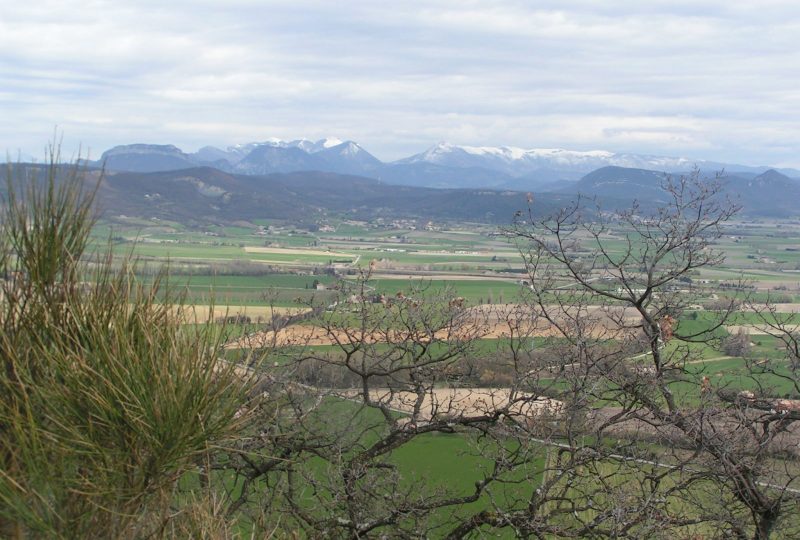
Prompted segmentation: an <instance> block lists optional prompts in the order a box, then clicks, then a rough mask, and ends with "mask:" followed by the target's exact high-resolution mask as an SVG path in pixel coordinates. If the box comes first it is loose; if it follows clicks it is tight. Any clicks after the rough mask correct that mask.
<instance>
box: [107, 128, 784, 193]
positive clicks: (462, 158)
mask: <svg viewBox="0 0 800 540" xmlns="http://www.w3.org/2000/svg"><path fill="white" fill-rule="evenodd" d="M103 161H105V165H106V168H108V169H109V170H120V171H126V170H127V171H137V172H156V171H165V170H175V169H186V168H190V167H197V166H210V167H214V168H216V169H219V170H222V171H225V172H229V173H238V174H246V175H262V174H270V173H288V172H296V171H323V172H332V173H340V174H350V175H358V176H366V177H370V178H377V179H379V180H382V181H384V182H387V183H392V184H400V185H409V186H421V187H437V188H495V189H512V190H523V191H530V190H537V191H545V190H547V191H553V190H555V191H559V190H561V188H562V187H565V186H566V185H568V184H569V183H570V182H575V181H577V180H579V179H581V178H582V177H583V176H584V175H586V174H587V173H589V172H591V171H595V170H597V169H600V168H603V167H623V168H631V169H646V170H651V171H657V172H659V173H664V172H666V173H685V172H688V171H690V170H691V169H692V168H693V167H695V166H697V167H699V168H701V169H702V171H703V172H704V173H705V174H710V175H713V174H714V173H715V172H717V171H720V170H723V169H724V170H725V171H726V172H728V173H734V172H735V173H737V174H744V173H747V174H750V175H752V176H756V175H758V174H761V173H763V172H765V171H766V170H768V167H749V166H743V165H734V164H723V163H716V162H711V161H700V160H691V159H687V158H680V157H663V156H652V155H641V154H630V153H614V152H608V151H605V150H592V151H576V150H566V149H558V148H534V149H527V150H526V149H523V148H518V147H514V146H501V147H491V146H460V145H454V144H449V143H439V144H437V145H435V146H433V147H431V148H429V149H428V150H426V151H425V152H422V153H420V154H416V155H413V156H410V157H408V158H405V159H401V160H398V161H395V162H392V163H383V162H381V161H380V160H378V159H377V158H375V157H374V156H373V155H372V154H370V153H369V152H367V151H366V150H365V149H364V148H363V147H362V146H360V145H359V144H358V143H356V142H353V141H342V140H341V139H337V138H326V139H320V140H317V141H311V140H309V139H295V140H291V141H284V140H281V139H267V140H265V141H262V142H251V143H246V144H238V145H234V146H229V147H227V148H226V149H224V150H223V149H220V148H215V147H213V146H206V147H203V148H201V149H200V150H198V151H197V152H194V153H191V154H187V153H184V152H182V151H181V150H180V149H179V148H177V147H175V146H172V145H147V144H132V145H125V146H117V147H114V148H112V149H111V150H108V151H107V152H106V153H104V154H103V157H102V159H101V161H99V162H96V163H97V164H100V163H102V162H103ZM780 172H781V173H784V174H787V175H788V176H791V177H798V176H800V172H798V171H795V170H791V169H789V170H786V169H782V170H780Z"/></svg>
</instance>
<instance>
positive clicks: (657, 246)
mask: <svg viewBox="0 0 800 540" xmlns="http://www.w3.org/2000/svg"><path fill="white" fill-rule="evenodd" d="M663 192H664V195H665V198H667V199H668V200H667V201H665V202H664V203H663V205H662V206H661V207H660V208H659V209H658V210H657V211H655V212H647V211H646V210H644V209H642V208H641V207H640V206H639V205H636V204H635V205H633V207H632V208H630V209H628V210H624V211H621V212H617V213H609V212H601V211H599V210H595V212H594V213H593V214H592V215H591V216H590V217H588V216H586V215H585V214H584V213H582V212H583V211H585V210H586V208H585V206H583V205H582V204H581V203H580V201H579V202H578V203H576V204H575V205H574V206H572V207H570V208H568V209H565V210H562V211H561V212H559V213H558V214H557V215H555V216H550V217H546V218H543V219H539V218H537V217H536V216H534V215H533V213H532V212H529V213H528V214H527V215H524V216H523V215H520V216H518V217H519V220H518V222H517V225H516V226H515V227H514V228H513V229H512V230H511V231H510V232H511V235H512V237H514V238H515V239H516V240H517V241H518V242H519V246H520V249H521V250H522V252H523V255H524V256H525V258H526V264H527V267H528V272H529V274H530V278H531V283H532V290H533V292H532V298H531V300H532V305H533V306H534V307H535V309H536V310H537V312H538V314H539V316H540V317H542V318H544V319H546V320H548V321H549V322H550V323H551V324H552V326H553V327H555V328H558V330H559V332H560V333H561V334H562V335H563V337H564V338H565V339H566V340H568V341H570V342H571V343H574V344H575V345H576V346H577V347H579V348H581V347H582V348H585V351H584V352H581V353H580V354H579V355H578V356H577V357H576V361H577V363H578V365H579V366H580V369H582V370H585V371H586V373H587V375H588V376H589V377H590V378H591V379H594V380H596V381H597V382H596V383H594V385H587V386H585V387H584V388H582V389H581V390H580V391H581V392H583V393H584V398H585V400H586V404H587V408H588V414H589V416H590V418H592V419H593V422H594V423H595V424H594V427H593V429H592V430H591V433H594V434H595V435H596V436H597V437H602V436H608V435H609V434H610V433H611V434H614V435H617V436H619V437H624V438H625V439H626V440H628V441H631V442H637V441H642V440H651V441H652V442H653V443H654V444H653V445H651V446H649V447H648V451H649V452H651V453H652V457H651V458H649V459H647V460H646V461H649V462H652V463H654V464H658V465H657V467H658V468H660V469H662V470H664V471H669V474H667V475H666V477H668V478H669V482H670V483H671V484H672V485H673V487H672V488H670V490H671V491H672V493H673V496H674V497H681V498H685V499H686V500H687V501H694V503H695V505H694V506H695V508H699V509H700V510H706V509H711V508H714V511H713V512H712V513H710V514H709V513H708V512H704V511H700V512H698V513H696V514H695V516H696V518H697V519H698V520H703V521H704V520H710V521H714V522H716V523H717V526H716V528H715V530H717V531H720V533H721V534H724V535H727V536H735V537H740V538H747V537H752V538H759V539H761V538H769V537H770V536H771V535H774V534H796V533H798V531H800V530H799V529H797V526H798V524H797V523H791V522H790V520H789V519H781V518H786V517H787V515H788V514H789V513H791V512H789V513H787V510H788V509H790V508H796V505H797V493H798V492H797V487H798V486H797V480H796V478H797V477H796V462H795V460H796V457H797V456H796V452H794V453H793V455H791V456H788V457H787V456H786V455H785V454H786V451H787V449H788V448H787V446H788V445H787V444H786V437H785V436H784V433H783V432H785V431H786V429H787V426H788V424H789V423H790V422H791V420H792V418H793V416H792V413H789V412H784V411H776V410H775V409H774V407H773V408H771V409H770V412H767V413H757V412H756V409H757V408H758V407H756V405H757V404H758V403H759V402H758V400H757V399H753V397H752V395H751V394H750V393H747V392H745V393H742V392H741V391H740V390H741V389H734V388H729V387H726V386H725V385H722V384H720V385H719V386H715V385H714V384H713V383H712V382H711V381H710V379H709V378H708V376H707V375H706V374H705V373H703V371H702V369H700V368H701V366H702V362H701V360H700V359H699V358H698V356H697V352H696V351H697V349H696V347H693V346H692V345H693V344H696V343H713V342H714V341H715V333H716V332H717V331H718V330H719V329H720V328H721V327H722V325H723V324H724V322H725V321H726V319H727V317H728V315H729V314H730V313H731V311H732V310H733V309H734V308H735V307H736V303H735V302H734V301H732V300H730V301H729V302H728V303H727V305H726V306H724V309H722V310H721V311H719V312H718V313H717V319H716V321H715V322H714V323H712V324H710V325H708V326H707V327H705V328H702V329H699V330H698V329H696V328H691V327H687V328H688V329H687V330H684V329H683V325H680V324H677V321H678V320H679V319H680V318H681V316H682V314H683V313H684V312H685V311H686V310H687V308H689V307H690V306H691V305H693V304H696V303H698V300H700V299H702V298H703V296H704V295H706V293H707V291H704V290H702V289H698V288H697V287H696V286H693V285H691V284H689V283H687V282H686V281H685V280H682V279H681V278H683V277H684V276H686V275H687V274H688V273H690V272H693V271H695V270H698V269H702V268H704V267H709V266H714V265H717V264H719V263H720V262H722V260H723V254H722V253H720V252H718V251H716V250H715V249H714V242H715V241H716V240H717V239H718V238H720V236H721V235H722V232H723V229H722V227H723V226H724V224H725V222H726V221H727V220H728V219H730V217H731V216H733V214H734V212H735V211H736V208H735V207H734V206H733V205H731V204H729V203H726V202H725V201H724V200H723V199H722V197H721V194H720V188H719V183H718V182H714V181H706V180H703V179H702V178H700V175H699V172H697V171H695V172H694V173H693V174H692V175H690V176H688V177H681V178H677V179H669V180H667V181H666V182H665V184H664V186H663ZM523 219H524V220H523ZM612 230H613V231H614V233H613V234H612V232H611V231H612ZM612 245H615V246H616V248H614V247H612ZM576 248H577V249H576ZM775 330H776V332H777V333H780V334H781V335H782V336H783V337H784V338H785V339H787V341H789V342H791V339H790V338H788V337H787V336H788V335H789V334H788V333H787V332H786V328H785V327H783V328H779V327H775ZM592 334H594V335H592ZM748 343H749V342H748ZM598 348H602V350H604V351H606V352H607V354H608V356H607V357H606V358H605V359H598V358H597V356H596V351H597V349H598ZM598 360H599V361H598ZM758 379H759V378H758V377H756V376H754V377H753V380H754V381H756V383H758ZM589 388H595V389H599V390H600V391H593V392H586V390H587V389H589ZM767 408H769V407H762V409H767ZM571 449H572V450H573V451H575V452H577V451H578V450H579V448H571ZM642 474H644V475H645V476H646V475H648V474H650V473H645V472H642ZM665 474H666V473H665ZM706 492H709V493H710V494H709V495H707V496H705V497H703V496H701V495H700V494H703V493H706ZM720 500H723V501H726V502H729V504H725V505H718V504H714V502H715V501H716V502H718V501H720ZM689 515H691V513H689V514H687V517H688V516H689ZM665 524H666V525H667V526H669V525H671V524H672V523H671V522H670V521H669V520H666V521H665ZM781 526H785V527H786V528H785V529H784V532H783V533H779V532H778V529H779V528H780V527H781ZM786 531H792V532H791V533H788V532H786Z"/></svg>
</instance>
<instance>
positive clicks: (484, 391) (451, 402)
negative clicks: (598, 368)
mask: <svg viewBox="0 0 800 540" xmlns="http://www.w3.org/2000/svg"><path fill="white" fill-rule="evenodd" d="M342 397H344V398H346V399H350V400H355V399H359V398H361V397H362V395H361V393H360V391H359V390H356V389H353V390H347V391H345V392H343V393H342ZM369 399H370V400H371V401H374V402H378V403H381V404H383V405H386V406H388V407H389V408H390V409H393V410H395V411H399V412H403V413H408V414H414V412H415V411H417V415H416V419H417V421H424V422H429V421H431V420H432V419H434V418H447V417H457V416H479V415H492V414H494V413H495V412H496V411H498V410H502V409H505V408H508V410H509V416H512V417H513V416H521V417H524V418H526V419H530V418H533V417H539V416H542V415H543V414H558V412H559V411H560V410H561V407H562V403H561V402H560V401H557V400H554V399H548V398H543V397H541V398H540V397H534V396H533V395H531V394H527V393H525V392H515V393H513V394H512V393H511V392H510V391H509V389H507V388H436V389H433V390H430V391H429V392H427V393H426V394H425V396H424V397H423V399H422V401H421V403H417V400H418V396H417V394H416V393H414V392H402V391H391V390H389V389H386V388H377V389H372V390H370V391H369ZM359 401H360V399H359Z"/></svg>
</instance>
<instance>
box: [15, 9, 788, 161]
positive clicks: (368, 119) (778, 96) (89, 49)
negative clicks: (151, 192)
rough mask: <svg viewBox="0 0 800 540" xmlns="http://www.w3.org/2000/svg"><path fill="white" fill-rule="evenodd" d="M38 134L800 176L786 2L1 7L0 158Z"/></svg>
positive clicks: (104, 143)
mask: <svg viewBox="0 0 800 540" xmlns="http://www.w3.org/2000/svg"><path fill="white" fill-rule="evenodd" d="M54 133H55V134H56V137H57V138H60V139H61V140H62V141H63V142H62V145H63V149H64V151H65V152H66V153H68V154H69V153H71V154H75V153H76V152H77V151H78V148H80V149H81V153H82V155H84V156H85V155H86V154H87V153H88V154H89V156H90V157H92V158H97V157H99V155H100V154H101V153H102V152H103V151H104V150H106V149H108V148H110V147H112V146H114V145H118V144H130V143H154V144H175V145H176V146H178V147H180V148H182V149H183V150H184V151H194V150H197V149H198V148H200V147H202V146H205V145H213V146H218V147H222V148H224V147H226V146H228V145H232V144H236V143H245V142H251V141H262V140H266V139H269V138H271V137H277V138H281V139H287V140H290V139H296V138H301V137H305V138H309V139H317V138H322V137H329V136H332V137H338V138H340V139H350V140H354V141H357V142H359V143H360V144H361V145H362V146H363V147H364V148H365V149H366V150H368V151H369V152H371V153H372V154H374V155H375V156H376V157H378V158H379V159H382V160H385V161H388V160H393V159H399V158H401V157H405V156H408V155H411V154H414V153H418V152H421V151H423V150H425V149H426V148H427V147H429V146H431V145H433V144H436V143H437V142H440V141H447V142H451V143H454V144H467V145H478V146H501V145H508V146H518V147H522V148H568V149H572V150H595V149H600V150H610V151H616V152H634V153H645V154H656V155H666V156H683V157H689V158H694V159H709V160H717V161H723V162H732V163H742V164H748V165H772V166H782V167H800V2H796V0H792V1H782V0H775V1H773V0H760V1H759V2H754V1H737V0H724V1H722V0H721V1H706V0H670V1H661V0H652V1H648V0H641V1H626V2H620V1H615V0H604V1H602V2H600V1H589V0H583V1H581V0H575V1H570V0H558V1H550V0H541V1H514V0H507V1H503V2H500V1H491V0H482V1H471V0H453V1H451V0H442V1H435V0H428V1H416V0H403V1H395V2H386V1H379V0H375V1H359V0H352V1H344V0H341V1H332V0H324V1H310V0H309V1H307V0H292V1H286V0H281V1H271V0H267V1H255V0H225V1H224V2H223V1H219V0H213V1H206V0H191V1H184V0H159V1H151V0H128V1H124V2H123V1H117V2H105V1H91V0H82V1H79V2H78V1H72V0H57V1H49V0H42V1H39V0H28V1H20V0H0V152H5V153H8V154H10V155H11V156H12V157H14V156H16V155H17V154H18V153H20V152H21V153H22V154H25V155H32V156H34V157H41V156H42V155H43V149H44V147H45V145H46V144H47V143H48V141H50V140H52V139H53V137H54Z"/></svg>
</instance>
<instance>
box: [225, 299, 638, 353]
mask: <svg viewBox="0 0 800 540" xmlns="http://www.w3.org/2000/svg"><path fill="white" fill-rule="evenodd" d="M634 313H635V312H634V311H633V310H627V311H623V310H622V309H619V308H612V309H609V310H607V309H602V308H599V307H590V308H588V310H587V311H586V313H583V314H582V316H580V317H576V318H575V320H571V319H566V318H565V319H564V320H563V321H561V323H560V324H563V329H564V330H567V331H571V330H573V329H574V328H575V326H576V325H581V326H583V328H582V331H583V332H584V333H587V334H590V335H591V336H592V337H595V338H598V339H612V338H622V337H630V336H631V335H633V333H634V332H635V329H634V328H625V329H623V330H620V329H619V327H618V323H617V321H619V320H621V321H623V322H624V324H626V325H634V324H635V323H636V320H637V319H636V317H635V315H634ZM466 315H467V316H466V317H465V318H464V319H462V320H460V321H459V322H457V323H456V324H455V325H454V326H453V328H451V329H446V330H440V331H438V332H436V333H435V335H434V337H435V339H438V340H443V341H451V340H456V339H462V340H467V339H501V338H507V337H510V336H511V335H512V333H513V335H514V336H517V337H519V336H527V337H559V336H561V335H562V333H561V330H559V329H558V328H556V327H555V326H554V325H552V324H551V323H550V322H548V321H546V320H544V319H542V318H538V317H534V314H533V312H532V311H531V310H530V309H529V308H525V307H521V306H517V305H514V304H501V305H486V306H476V307H474V308H470V309H468V310H467V312H466ZM512 330H513V332H512ZM410 339H415V340H423V341H424V340H425V339H426V338H425V337H423V336H414V335H409V334H407V333H405V334H404V333H403V332H401V331H391V330H387V331H383V332H374V333H372V334H363V333H362V332H361V331H360V330H358V329H356V328H350V329H345V328H323V327H321V326H313V325H294V326H289V327H287V328H283V329H281V330H279V331H278V332H277V333H276V332H273V331H271V330H270V331H265V332H256V333H254V334H250V335H249V336H245V337H243V338H241V339H238V340H236V341H233V342H231V343H229V344H228V346H227V347H228V348H230V349H249V348H259V347H267V346H278V347H287V346H319V345H334V344H336V343H355V342H364V343H400V342H402V341H405V340H410Z"/></svg>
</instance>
